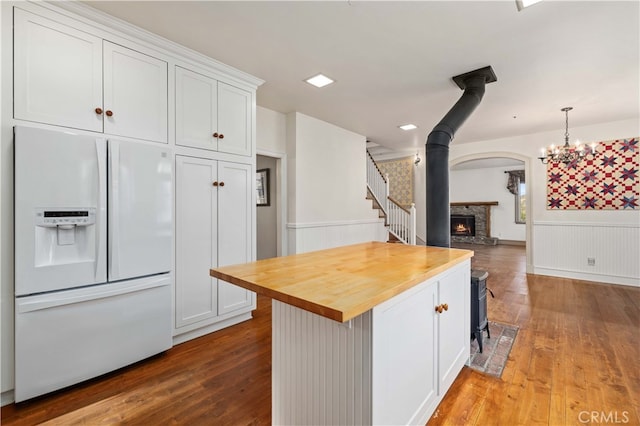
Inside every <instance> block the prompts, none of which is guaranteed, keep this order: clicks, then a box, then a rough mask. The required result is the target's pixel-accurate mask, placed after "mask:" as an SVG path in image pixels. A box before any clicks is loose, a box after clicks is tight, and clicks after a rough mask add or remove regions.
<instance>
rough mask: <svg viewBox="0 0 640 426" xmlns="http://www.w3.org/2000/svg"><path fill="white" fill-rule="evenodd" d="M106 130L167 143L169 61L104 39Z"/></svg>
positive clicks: (111, 132) (120, 134)
mask: <svg viewBox="0 0 640 426" xmlns="http://www.w3.org/2000/svg"><path fill="white" fill-rule="evenodd" d="M104 115H105V117H104V132H105V133H110V134H114V135H119V136H129V137H132V138H137V139H146V140H151V141H156V142H167V63H166V62H165V61H161V60H159V59H156V58H152V57H151V56H148V55H144V54H142V53H138V52H136V51H134V50H131V49H127V48H126V47H122V46H118V45H116V44H113V43H109V42H107V41H105V42H104Z"/></svg>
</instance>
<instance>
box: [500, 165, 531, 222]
mask: <svg viewBox="0 0 640 426" xmlns="http://www.w3.org/2000/svg"><path fill="white" fill-rule="evenodd" d="M505 173H508V174H509V180H508V181H507V190H509V192H511V193H512V194H513V196H514V198H515V213H516V214H515V221H516V223H527V200H526V195H527V192H526V191H527V189H526V185H525V179H524V170H510V171H507V172H505Z"/></svg>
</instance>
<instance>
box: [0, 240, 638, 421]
mask: <svg viewBox="0 0 640 426" xmlns="http://www.w3.org/2000/svg"><path fill="white" fill-rule="evenodd" d="M457 247H462V248H465V247H468V248H471V249H472V250H475V252H476V256H475V257H474V258H473V260H472V266H473V268H476V269H485V270H487V271H489V274H490V275H489V279H488V281H487V286H488V287H489V288H490V289H491V290H493V292H494V294H495V296H496V297H495V299H492V298H490V297H489V299H488V312H489V318H490V319H491V320H494V321H499V322H504V323H509V324H515V325H517V326H519V327H520V330H519V332H518V336H517V338H516V341H515V343H514V346H513V349H512V351H511V354H510V356H509V360H508V362H507V365H506V367H505V370H504V372H503V375H502V378H501V379H497V378H493V377H490V376H486V375H483V374H480V373H477V372H475V371H473V370H471V369H469V368H465V369H463V371H462V373H461V374H460V375H459V376H458V378H457V379H456V381H455V382H454V385H453V387H452V388H451V389H450V390H449V392H448V394H447V395H446V396H445V398H444V400H443V401H442V403H441V404H440V406H439V407H438V408H437V410H436V412H435V413H434V416H433V417H432V419H431V420H430V422H429V425H483V426H484V425H509V426H511V425H536V424H544V425H554V426H555V425H574V424H575V425H580V424H629V425H640V368H639V363H638V361H639V360H640V289H638V288H632V287H624V286H611V285H604V284H597V283H589V282H584V281H577V280H571V279H562V278H551V277H543V276H535V275H526V273H525V258H524V248H523V247H518V246H477V245H475V246H457ZM270 327H271V309H270V300H269V299H267V298H262V297H260V298H259V299H258V310H257V311H255V312H254V319H253V320H251V321H247V322H244V323H242V324H238V325H236V326H234V327H231V328H229V329H226V330H222V331H219V332H217V333H213V334H210V335H208V336H204V337H202V338H199V339H195V340H192V341H189V342H186V343H183V344H181V345H178V346H176V347H174V348H172V349H170V350H169V351H167V352H165V353H163V354H160V355H157V356H155V357H153V358H151V359H149V360H145V361H142V362H140V363H137V364H135V365H133V366H131V367H128V368H125V369H122V370H120V371H118V372H115V373H111V374H108V375H105V376H103V377H100V378H97V379H94V380H91V381H89V382H86V383H83V384H80V385H77V386H73V387H71V388H69V389H64V390H61V391H58V392H55V393H53V394H50V395H47V396H44V397H40V398H36V399H33V400H30V401H27V402H24V403H21V404H17V405H16V404H11V405H8V406H6V407H3V408H2V417H1V421H2V424H3V425H37V424H47V425H79V424H83V425H96V424H129V425H160V424H162V425H165V424H176V425H262V424H265V425H266V424H270V420H271V329H270Z"/></svg>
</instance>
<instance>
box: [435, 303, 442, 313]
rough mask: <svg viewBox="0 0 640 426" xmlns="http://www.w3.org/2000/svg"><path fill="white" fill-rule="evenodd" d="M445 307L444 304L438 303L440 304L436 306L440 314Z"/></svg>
mask: <svg viewBox="0 0 640 426" xmlns="http://www.w3.org/2000/svg"><path fill="white" fill-rule="evenodd" d="M443 309H444V308H443V306H442V305H438V306H436V312H437V313H439V314H441V313H442V310H443Z"/></svg>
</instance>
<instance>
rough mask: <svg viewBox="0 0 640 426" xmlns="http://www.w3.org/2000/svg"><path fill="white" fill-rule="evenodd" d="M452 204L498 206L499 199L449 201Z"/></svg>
mask: <svg viewBox="0 0 640 426" xmlns="http://www.w3.org/2000/svg"><path fill="white" fill-rule="evenodd" d="M449 205H450V206H465V207H468V206H497V205H498V202H497V201H467V202H465V201H462V202H455V203H449Z"/></svg>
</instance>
